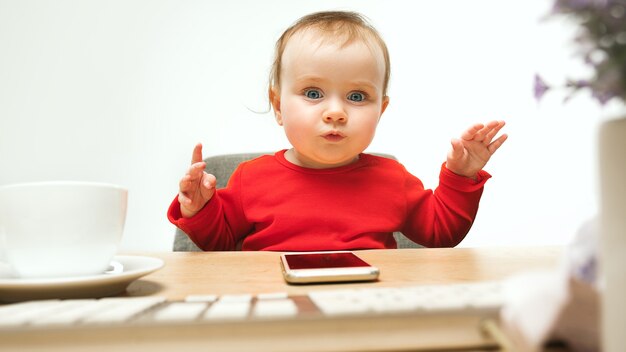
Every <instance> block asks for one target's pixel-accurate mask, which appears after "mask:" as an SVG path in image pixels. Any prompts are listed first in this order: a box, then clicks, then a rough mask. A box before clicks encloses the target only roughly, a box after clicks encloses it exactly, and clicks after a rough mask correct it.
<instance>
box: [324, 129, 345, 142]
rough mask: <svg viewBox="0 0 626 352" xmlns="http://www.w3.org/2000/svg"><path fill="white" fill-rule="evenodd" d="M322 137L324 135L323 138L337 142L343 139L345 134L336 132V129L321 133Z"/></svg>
mask: <svg viewBox="0 0 626 352" xmlns="http://www.w3.org/2000/svg"><path fill="white" fill-rule="evenodd" d="M322 137H324V139H326V140H327V141H330V142H339V141H341V140H343V139H344V138H346V136H345V135H344V134H343V133H341V132H338V131H331V132H328V133H325V134H323V135H322Z"/></svg>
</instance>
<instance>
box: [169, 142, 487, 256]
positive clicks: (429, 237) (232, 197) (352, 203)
mask: <svg viewBox="0 0 626 352" xmlns="http://www.w3.org/2000/svg"><path fill="white" fill-rule="evenodd" d="M284 152H285V151H284V150H283V151H280V152H277V153H276V154H275V155H271V156H270V155H267V156H262V157H260V158H258V159H254V160H251V161H248V162H244V163H242V164H241V165H240V166H239V167H238V168H237V170H236V171H235V172H234V173H233V175H232V177H231V178H230V180H229V182H228V185H227V186H226V188H223V189H219V190H217V192H216V194H215V195H214V196H213V198H212V199H211V200H210V201H209V202H208V203H207V205H206V206H205V207H204V208H203V209H202V210H201V211H200V212H199V213H198V214H196V215H195V216H194V217H192V218H189V219H186V218H183V217H181V214H180V204H179V203H178V200H177V199H174V201H173V202H172V204H171V205H170V208H169V211H168V218H169V220H170V221H171V222H172V223H173V224H175V225H176V226H178V227H179V228H181V229H182V230H183V231H184V232H185V233H187V234H188V235H189V237H190V238H191V239H192V240H193V241H194V242H195V243H196V244H197V245H198V246H199V247H200V248H202V249H204V250H232V249H234V248H235V246H236V245H237V243H238V242H242V249H243V250H276V251H314V250H341V249H373V248H396V242H395V240H394V238H393V236H392V233H393V232H394V231H401V232H402V233H403V234H404V235H405V236H407V237H408V238H410V239H411V240H413V241H415V242H417V243H419V244H422V245H424V246H427V247H451V246H455V245H457V244H458V243H459V242H461V240H462V239H463V238H464V237H465V235H466V234H467V232H468V231H469V229H470V227H471V226H472V223H473V221H474V218H475V216H476V212H477V211H478V203H479V201H480V197H481V195H482V190H483V185H484V183H485V182H486V181H487V179H488V178H489V177H491V176H490V175H489V174H488V173H486V172H485V171H481V172H480V174H479V175H478V180H477V181H474V180H471V179H468V178H465V177H461V176H458V175H455V174H453V173H452V172H450V171H449V170H447V169H446V168H445V166H442V168H441V173H440V182H439V187H437V188H436V189H435V191H434V192H433V191H432V190H429V189H424V186H423V184H422V182H421V181H420V180H419V179H418V178H416V177H415V176H413V175H411V174H410V173H409V172H407V171H406V169H405V168H404V167H403V166H402V165H401V164H400V163H398V162H397V161H395V160H391V159H387V158H382V157H377V156H373V155H369V154H361V156H360V159H359V160H358V161H357V162H356V163H353V164H350V165H346V166H343V167H339V168H333V169H307V168H302V167H299V166H296V165H293V164H291V163H289V162H288V161H287V160H285V158H284Z"/></svg>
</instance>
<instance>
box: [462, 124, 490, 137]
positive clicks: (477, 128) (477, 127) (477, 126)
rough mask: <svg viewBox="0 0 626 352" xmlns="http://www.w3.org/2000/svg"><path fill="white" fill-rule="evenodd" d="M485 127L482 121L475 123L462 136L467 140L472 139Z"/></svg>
mask: <svg viewBox="0 0 626 352" xmlns="http://www.w3.org/2000/svg"><path fill="white" fill-rule="evenodd" d="M483 127H485V126H484V125H483V124H482V123H477V124H474V125H473V126H472V127H470V128H468V129H467V130H466V131H465V132H463V134H462V135H461V138H463V139H464V140H466V141H471V140H472V139H475V138H476V134H477V133H478V132H479V131H480V130H481V129H482V128H483Z"/></svg>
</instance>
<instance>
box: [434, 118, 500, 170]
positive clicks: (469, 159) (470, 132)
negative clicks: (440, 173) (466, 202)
mask: <svg viewBox="0 0 626 352" xmlns="http://www.w3.org/2000/svg"><path fill="white" fill-rule="evenodd" d="M502 127H504V121H491V122H489V123H488V124H487V125H483V124H481V123H477V124H475V125H474V126H472V127H470V128H469V129H467V131H465V132H463V134H462V135H461V139H456V138H455V139H453V140H452V141H451V143H452V149H451V150H450V152H449V153H448V160H447V162H446V167H447V168H448V170H450V171H452V172H454V173H455V174H457V175H461V176H465V177H469V178H473V179H476V175H477V174H478V171H480V170H482V169H483V167H485V165H486V164H487V162H488V161H489V159H490V158H491V156H492V155H493V153H495V152H496V150H498V148H500V146H501V145H502V143H504V141H506V139H507V138H508V136H507V135H506V134H503V135H501V136H500V137H498V139H496V140H494V141H492V140H493V138H494V137H495V136H496V134H498V131H500V129H501V128H502Z"/></svg>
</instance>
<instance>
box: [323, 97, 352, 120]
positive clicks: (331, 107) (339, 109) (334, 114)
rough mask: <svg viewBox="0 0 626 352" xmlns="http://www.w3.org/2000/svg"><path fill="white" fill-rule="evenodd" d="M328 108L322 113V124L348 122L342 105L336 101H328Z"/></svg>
mask: <svg viewBox="0 0 626 352" xmlns="http://www.w3.org/2000/svg"><path fill="white" fill-rule="evenodd" d="M328 103H329V104H328V107H327V109H326V110H325V111H324V115H323V118H324V122H346V121H348V114H347V113H346V111H345V109H344V108H343V104H341V102H340V101H337V100H336V99H332V100H330V101H328Z"/></svg>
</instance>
